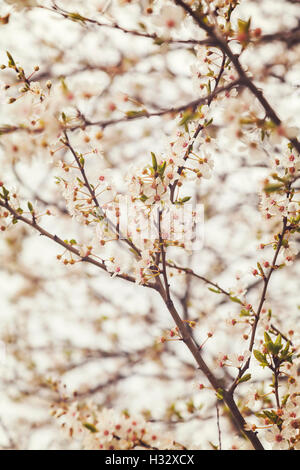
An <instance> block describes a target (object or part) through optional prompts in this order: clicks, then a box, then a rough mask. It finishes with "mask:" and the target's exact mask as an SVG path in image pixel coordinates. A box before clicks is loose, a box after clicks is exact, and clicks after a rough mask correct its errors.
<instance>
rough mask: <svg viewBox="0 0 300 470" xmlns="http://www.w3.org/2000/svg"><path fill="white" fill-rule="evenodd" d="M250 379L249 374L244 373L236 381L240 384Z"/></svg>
mask: <svg viewBox="0 0 300 470" xmlns="http://www.w3.org/2000/svg"><path fill="white" fill-rule="evenodd" d="M250 379H251V374H245V375H243V376H242V377H241V378H240V379H239V380H238V383H239V384H240V383H242V382H248V380H250Z"/></svg>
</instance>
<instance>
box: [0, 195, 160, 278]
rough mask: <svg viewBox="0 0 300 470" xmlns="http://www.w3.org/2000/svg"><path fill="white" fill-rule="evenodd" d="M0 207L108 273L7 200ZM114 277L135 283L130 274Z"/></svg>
mask: <svg viewBox="0 0 300 470" xmlns="http://www.w3.org/2000/svg"><path fill="white" fill-rule="evenodd" d="M0 207H3V208H4V209H6V210H7V211H8V212H10V214H11V215H12V216H13V219H14V220H16V221H21V222H23V223H25V224H26V225H29V226H30V227H32V228H33V229H34V230H36V231H37V232H39V233H40V234H41V235H43V236H45V237H46V238H48V239H50V240H52V241H54V242H55V243H57V244H58V245H60V246H62V247H63V248H65V249H66V250H67V251H69V252H70V253H73V254H74V255H76V256H77V257H78V258H79V259H80V261H82V262H85V263H90V264H92V265H94V266H96V267H97V268H100V269H102V270H103V271H106V272H107V273H109V271H108V270H107V267H106V265H105V263H104V262H100V261H97V260H96V259H94V258H92V257H91V256H90V255H88V256H83V255H82V254H81V253H80V251H79V250H78V249H77V248H75V247H74V246H73V245H69V244H68V243H66V242H65V241H64V240H62V239H61V238H60V237H58V236H57V235H53V234H52V233H50V232H48V231H47V230H45V229H44V228H43V227H41V226H40V225H39V224H38V223H37V222H36V220H33V219H29V218H27V217H24V216H23V215H21V214H19V213H18V212H17V211H16V210H15V209H14V208H13V207H12V206H11V205H10V204H9V202H8V201H7V200H4V201H3V200H1V199H0ZM116 277H118V278H120V279H125V280H126V281H129V282H133V283H135V282H136V280H135V278H134V277H132V276H129V275H127V274H116ZM144 286H145V287H153V285H151V284H144Z"/></svg>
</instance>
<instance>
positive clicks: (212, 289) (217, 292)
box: [208, 287, 222, 294]
mask: <svg viewBox="0 0 300 470" xmlns="http://www.w3.org/2000/svg"><path fill="white" fill-rule="evenodd" d="M208 290H211V291H212V292H215V293H216V294H221V293H222V292H221V291H220V290H217V289H214V288H213V287H209V288H208Z"/></svg>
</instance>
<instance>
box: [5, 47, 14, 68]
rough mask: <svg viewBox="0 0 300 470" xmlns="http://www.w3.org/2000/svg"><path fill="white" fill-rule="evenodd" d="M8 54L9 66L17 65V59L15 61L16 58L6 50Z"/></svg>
mask: <svg viewBox="0 0 300 470" xmlns="http://www.w3.org/2000/svg"><path fill="white" fill-rule="evenodd" d="M6 55H7V57H8V66H9V67H15V66H16V63H15V61H14V59H13V57H12V55H11V53H10V52H8V51H6Z"/></svg>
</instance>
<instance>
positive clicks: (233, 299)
mask: <svg viewBox="0 0 300 470" xmlns="http://www.w3.org/2000/svg"><path fill="white" fill-rule="evenodd" d="M229 298H230V300H231V302H235V303H236V304H241V305H243V302H242V301H241V300H240V299H239V298H238V297H235V296H234V295H230V297H229Z"/></svg>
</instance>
